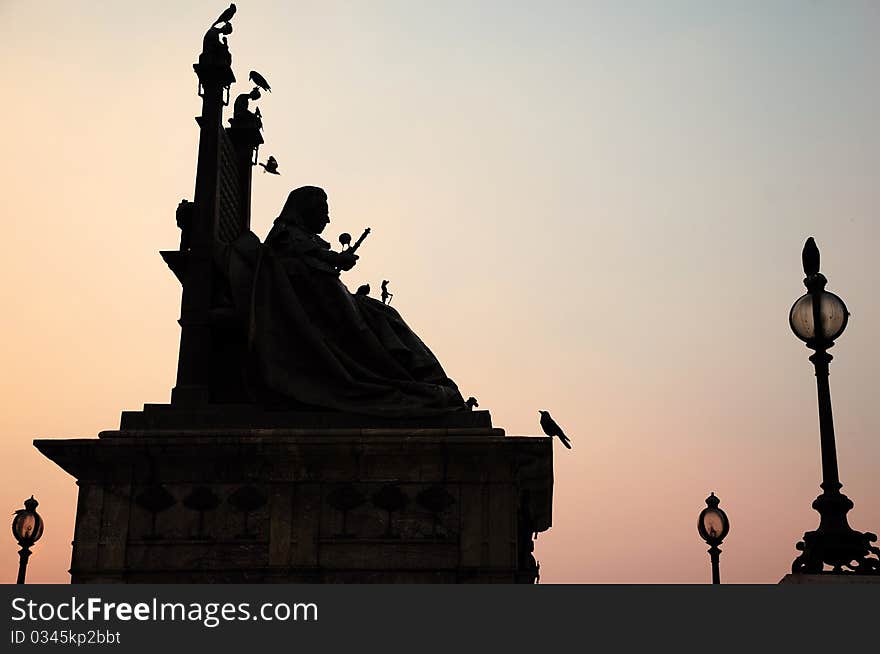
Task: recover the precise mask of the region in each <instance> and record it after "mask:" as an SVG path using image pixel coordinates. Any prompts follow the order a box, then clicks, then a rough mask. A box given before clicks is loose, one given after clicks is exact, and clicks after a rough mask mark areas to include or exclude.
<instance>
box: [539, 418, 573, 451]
mask: <svg viewBox="0 0 880 654" xmlns="http://www.w3.org/2000/svg"><path fill="white" fill-rule="evenodd" d="M538 413H540V414H541V429H543V430H544V433H545V434H547V435H548V436H558V437H559V440H560V441H562V444H563V445H565V447H567V448H568V449H571V441H570V440H569V439H568V436H566V435H565V432H564V431H562V427H560V426H559V425H557V424H556V421H555V420H554V419H553V418H552V417H551V416H550V412H549V411H538Z"/></svg>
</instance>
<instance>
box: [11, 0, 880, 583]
mask: <svg viewBox="0 0 880 654" xmlns="http://www.w3.org/2000/svg"><path fill="white" fill-rule="evenodd" d="M227 4H228V2H226V1H225V0H219V1H213V2H201V1H200V2H185V3H181V2H177V1H168V0H150V1H149V2H146V1H139V2H112V3H92V2H61V1H57V2H39V3H36V2H30V1H25V0H2V1H0V21H2V24H3V25H4V27H5V29H4V37H3V39H0V62H2V63H0V82H2V87H3V88H4V90H5V96H4V97H5V98H6V100H5V101H4V102H3V103H2V104H0V118H2V124H3V126H4V144H3V148H2V154H0V175H2V179H3V194H2V204H0V210H2V219H3V238H2V239H0V279H2V282H0V293H2V296H0V305H2V307H3V317H4V319H3V321H2V325H0V330H2V339H0V343H2V345H0V348H2V350H0V351H2V367H0V370H2V375H0V385H2V387H0V397H2V412H0V479H2V482H0V512H2V511H6V512H7V513H8V518H9V520H10V521H11V514H12V512H13V511H14V510H15V509H17V508H19V507H20V506H21V504H22V501H23V500H24V499H25V498H26V497H28V496H30V495H31V494H32V493H33V494H34V495H35V496H36V497H37V499H38V500H39V501H40V503H41V504H40V509H39V510H40V512H41V514H42V515H43V516H44V518H45V520H46V531H45V535H44V537H43V539H42V540H41V541H40V542H39V543H38V544H37V545H36V547H35V548H34V555H33V556H32V557H31V562H30V566H29V569H28V580H29V581H32V582H62V583H63V582H66V581H68V575H67V569H68V567H69V564H70V542H71V540H72V538H73V521H74V511H75V501H76V486H75V483H74V480H73V479H72V478H71V477H69V476H68V475H67V474H66V473H64V472H63V471H61V470H60V469H59V468H57V467H56V466H55V464H53V463H51V462H50V461H48V460H46V459H44V458H43V457H42V455H40V454H39V452H37V451H36V449H34V448H33V446H32V444H31V443H32V440H33V439H34V438H46V437H51V438H72V437H93V436H96V435H97V432H98V431H100V430H103V429H114V428H117V427H118V424H119V414H120V411H122V410H123V409H138V408H140V407H141V405H143V404H144V403H145V402H150V403H154V402H167V401H168V400H169V397H170V389H171V387H172V386H173V385H174V376H175V370H176V363H177V347H178V337H179V328H178V325H177V323H176V320H177V318H178V316H179V308H180V286H179V284H178V282H177V281H176V279H175V278H174V276H173V275H172V274H171V273H170V271H169V270H168V269H167V268H166V266H165V264H164V263H163V262H162V260H161V259H160V257H159V255H158V251H159V250H161V249H174V248H175V247H176V246H177V244H178V242H179V232H178V230H177V228H176V226H175V219H174V210H175V208H176V206H177V203H178V202H179V201H180V200H181V198H188V199H192V196H193V186H194V174H195V162H196V147H197V142H198V129H197V125H196V124H195V121H194V120H193V117H194V116H196V115H197V114H198V113H199V109H200V100H199V98H198V96H197V95H196V91H197V80H196V77H195V74H194V73H193V70H192V64H193V63H194V62H195V61H196V60H197V56H198V53H199V51H200V49H201V39H202V35H203V34H204V32H205V30H206V29H207V27H208V26H209V25H210V23H211V21H212V20H213V19H214V18H215V17H216V16H217V15H218V14H219V13H220V12H221V11H222V10H223V9H224V8H225V7H226V6H227ZM236 4H237V6H238V13H237V15H236V17H235V19H234V21H233V22H234V26H235V32H234V33H233V34H232V36H231V37H230V47H231V51H232V55H233V68H234V70H235V73H236V75H237V77H238V79H239V83H238V84H236V85H235V86H234V87H233V93H240V92H244V91H247V90H248V89H249V88H250V85H249V83H248V82H247V74H248V71H249V70H251V69H256V70H258V71H260V72H261V73H263V74H264V75H265V76H266V77H267V78H268V80H269V81H270V83H271V85H272V93H271V94H264V97H263V99H262V100H260V101H259V102H258V103H257V104H258V106H259V107H260V109H261V111H262V113H263V116H264V119H263V120H264V125H265V129H264V135H265V138H266V145H265V146H264V147H263V148H262V150H261V154H262V157H263V159H264V160H265V157H266V156H268V155H270V154H271V155H274V156H275V157H276V158H277V160H278V162H279V170H280V172H281V173H282V176H280V177H275V176H271V175H265V174H262V173H261V172H260V171H261V169H257V172H255V175H254V177H255V183H254V203H253V229H254V231H255V232H256V233H257V234H258V235H259V236H260V237H264V236H265V234H266V233H267V231H268V229H269V227H270V225H271V223H272V220H273V219H274V217H275V216H277V215H278V212H279V210H280V208H281V205H282V204H283V201H284V198H285V197H286V195H287V193H288V192H289V190H290V189H292V188H294V187H296V186H301V185H304V184H316V185H319V186H322V187H324V188H325V189H326V190H327V191H328V194H329V198H330V207H331V220H332V222H331V224H330V225H329V227H328V229H327V232H326V234H327V235H328V237H329V238H330V239H331V240H333V241H335V237H336V235H338V233H339V232H342V231H347V232H350V233H352V234H359V233H360V232H361V231H362V230H363V228H364V227H366V226H370V227H371V228H372V235H371V236H370V238H369V239H368V241H367V242H366V243H365V244H364V246H363V247H362V248H361V250H360V252H359V254H360V255H361V259H360V262H359V264H358V266H357V267H356V268H355V269H354V270H352V271H351V272H349V273H346V274H345V275H344V279H345V281H346V282H347V284H348V285H349V287H350V288H352V289H354V288H356V287H357V286H358V285H360V284H362V283H365V282H369V283H370V284H371V286H372V287H373V288H374V289H378V286H379V282H380V281H381V280H382V279H389V280H391V284H390V290H391V291H392V292H393V293H394V306H395V307H396V308H397V309H398V310H399V311H400V312H401V313H402V315H403V316H404V318H405V319H406V320H407V321H408V323H409V324H410V326H411V327H412V328H413V329H414V330H415V331H416V333H418V334H419V335H420V336H421V337H422V339H423V340H424V341H425V342H426V343H427V344H428V345H429V347H430V348H431V349H432V350H433V351H434V353H435V354H436V355H437V356H438V358H439V359H440V361H441V362H442V363H443V365H444V367H445V369H446V372H447V373H448V374H449V375H450V376H451V377H452V378H453V379H454V380H455V381H456V382H457V383H458V385H459V386H460V388H461V390H462V393H463V395H464V396H465V397H467V396H468V395H474V396H476V397H477V398H478V399H479V401H480V408H485V409H489V410H490V411H491V413H492V416H493V420H494V422H495V424H496V425H497V426H500V427H503V428H505V429H506V430H507V433H508V434H511V435H529V434H532V435H534V434H538V433H540V428H539V426H538V413H537V411H538V409H549V410H550V411H551V412H552V414H553V416H554V417H555V418H556V419H557V421H558V422H559V423H560V424H561V425H562V426H563V427H564V428H565V429H566V432H567V433H568V434H569V436H570V437H571V439H572V442H573V444H574V449H573V450H571V451H568V450H565V449H563V448H561V447H560V445H559V443H554V450H555V452H554V454H555V475H556V481H555V492H554V525H553V528H552V529H551V530H550V531H549V532H546V533H544V534H541V536H540V537H539V539H538V541H537V543H536V557H537V558H538V560H539V561H540V562H541V576H542V581H543V582H625V583H629V582H645V583H652V582H673V583H691V582H693V583H704V582H707V581H708V580H709V559H708V556H707V554H706V549H707V546H706V545H705V544H704V543H703V542H702V541H701V540H700V539H699V537H698V535H697V532H696V519H697V515H698V513H699V512H700V510H701V509H702V508H703V507H704V506H705V504H704V500H705V498H706V497H707V496H708V495H709V493H710V491H714V492H715V493H716V494H717V495H718V496H719V497H720V498H721V507H722V508H724V509H725V510H726V511H727V512H728V515H729V516H730V519H731V524H732V526H731V532H730V535H729V536H728V538H727V539H726V541H725V543H724V545H723V546H722V549H723V554H722V555H721V576H722V581H724V582H758V583H775V582H777V581H778V580H779V579H780V578H782V577H783V576H784V575H785V574H786V572H788V569H789V567H790V565H791V561H792V560H793V559H794V557H795V556H796V554H797V552H796V550H795V548H794V545H795V543H796V542H797V541H798V540H800V538H801V537H802V535H803V532H804V531H807V530H812V529H815V528H816V526H817V525H818V515H817V514H816V513H815V512H814V511H813V510H812V509H811V508H810V503H811V502H812V500H813V499H814V498H815V497H816V495H817V494H818V492H819V488H818V485H819V482H820V481H821V479H820V459H819V436H818V422H817V413H816V411H817V410H816V391H815V378H814V376H813V371H812V366H811V364H810V363H809V362H808V360H807V356H808V355H809V351H808V350H807V349H806V348H805V347H804V346H803V344H802V343H801V342H800V341H798V340H797V339H796V338H795V337H794V335H793V334H792V333H791V331H790V329H789V327H788V322H787V317H788V310H789V307H790V306H791V304H792V303H793V302H794V300H795V299H797V298H798V297H799V296H800V295H801V294H802V293H803V292H804V288H803V285H802V282H801V280H802V277H803V272H802V270H801V267H800V251H801V247H802V245H803V242H804V240H805V239H806V237H807V236H814V237H815V238H816V241H817V243H818V245H819V247H820V249H821V251H822V270H823V272H824V273H825V274H826V275H827V276H828V278H829V287H828V288H829V290H831V291H833V292H835V293H837V294H838V295H841V296H842V297H843V298H844V300H845V301H846V303H847V305H848V307H849V309H850V311H851V312H852V317H851V319H850V323H849V327H848V328H847V331H846V333H845V334H844V335H843V336H842V337H841V338H840V339H839V341H838V343H837V345H836V346H835V347H834V349H833V350H832V354H833V355H834V356H835V359H834V361H833V362H832V364H831V390H832V395H833V402H834V410H835V426H836V431H837V445H838V455H839V462H840V476H841V480H842V482H843V484H844V488H843V492H845V493H846V494H847V495H849V497H850V498H851V499H853V501H854V502H855V509H854V510H853V511H852V512H851V513H850V515H849V517H850V523H851V524H852V525H853V527H855V528H856V529H859V530H862V531H874V532H878V531H880V481H878V479H880V403H878V401H877V396H878V371H880V349H878V340H877V339H878V338H880V302H878V290H877V289H878V287H880V273H878V264H877V254H876V253H877V246H878V243H880V227H878V217H880V180H878V171H880V122H878V121H880V84H878V79H880V74H878V73H880V70H878V69H880V65H878V62H880V39H878V34H880V3H878V2H876V1H873V0H866V1H864V2H858V1H854V0H843V1H841V2H817V1H812V2H811V1H808V0H800V1H796V2H795V1H791V2H789V1H743V2H709V1H688V2H685V1H672V0H652V1H647V2H636V1H635V0H628V1H626V2H613V1H611V0H609V1H607V2H581V1H571V2H564V1H541V2H538V1H536V0H532V1H529V2H521V1H517V0H507V1H500V0H499V1H490V0H467V1H464V0H451V1H445V2H428V1H427V0H417V1H403V0H400V1H386V0H381V1H380V0H363V1H360V2H334V1H331V0H308V1H305V0H291V1H290V2H257V1H248V0H239V1H238V2H237V3H236ZM6 534H7V535H6V536H5V537H4V538H5V540H2V541H0V581H3V582H11V581H14V579H15V573H16V570H17V559H18V557H17V555H16V550H17V546H16V544H15V542H14V540H13V539H12V537H11V534H9V532H8V531H7V532H6Z"/></svg>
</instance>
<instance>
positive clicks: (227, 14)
mask: <svg viewBox="0 0 880 654" xmlns="http://www.w3.org/2000/svg"><path fill="white" fill-rule="evenodd" d="M233 16H235V3H231V4H230V5H229V6H228V7H227V8H226V9H224V10H223V13H222V14H220V16H219V17H218V18H217V20H215V21H214V24H213V25H212V26H211V27H216V26H217V25H219V24H220V23H228V22H229V21H231V20H232V17H233Z"/></svg>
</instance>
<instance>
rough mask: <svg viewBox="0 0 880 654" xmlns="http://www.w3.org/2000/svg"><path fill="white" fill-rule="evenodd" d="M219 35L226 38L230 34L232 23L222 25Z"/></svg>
mask: <svg viewBox="0 0 880 654" xmlns="http://www.w3.org/2000/svg"><path fill="white" fill-rule="evenodd" d="M220 33H221V34H224V35H226V36H229V35H230V34H232V23H223V27H221V28H220Z"/></svg>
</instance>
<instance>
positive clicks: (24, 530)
mask: <svg viewBox="0 0 880 654" xmlns="http://www.w3.org/2000/svg"><path fill="white" fill-rule="evenodd" d="M38 505H39V502H37V500H35V499H34V496H33V495H31V497H30V499H29V500H25V501H24V508H23V509H19V510H18V511H16V512H15V513H14V514H13V515H15V517H14V518H13V519H12V535H13V536H15V540H17V541H18V544H19V545H21V549H20V550H19V551H18V580H17V581H16V582H15V583H17V584H23V583H24V575H25V571H26V570H27V564H28V559H29V558H30V556H31V547H32V546H33V544H34V543H36V542H37V541H38V540H40V537H41V536H42V535H43V519H42V518H41V517H40V514H39V513H37V506H38Z"/></svg>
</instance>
